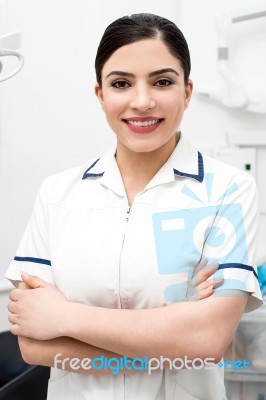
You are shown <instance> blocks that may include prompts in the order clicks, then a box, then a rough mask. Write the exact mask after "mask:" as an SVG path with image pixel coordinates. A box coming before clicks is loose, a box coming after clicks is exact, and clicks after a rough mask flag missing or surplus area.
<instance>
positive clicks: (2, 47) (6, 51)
mask: <svg viewBox="0 0 266 400" xmlns="http://www.w3.org/2000/svg"><path fill="white" fill-rule="evenodd" d="M20 44H21V33H20V32H14V33H11V34H7V35H4V36H0V57H6V56H14V57H17V58H18V64H17V67H16V68H15V70H13V71H12V72H10V73H8V74H7V75H4V76H1V72H2V68H3V63H2V62H1V60H0V82H3V81H6V80H7V79H10V78H12V77H13V76H15V75H16V74H17V73H18V72H19V71H20V70H21V68H22V67H23V65H24V57H23V55H22V54H21V53H19V52H18V51H16V50H14V49H17V48H18V47H20Z"/></svg>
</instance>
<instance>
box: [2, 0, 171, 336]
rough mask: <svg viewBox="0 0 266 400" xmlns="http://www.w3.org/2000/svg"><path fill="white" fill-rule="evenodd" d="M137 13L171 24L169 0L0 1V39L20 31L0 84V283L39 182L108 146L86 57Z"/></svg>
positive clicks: (91, 62)
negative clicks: (12, 62)
mask: <svg viewBox="0 0 266 400" xmlns="http://www.w3.org/2000/svg"><path fill="white" fill-rule="evenodd" d="M138 12H152V13H155V14H159V15H162V16H164V17H166V18H169V19H173V20H174V21H175V22H178V14H179V12H178V2H177V1H176V0H171V1H168V3H167V7H165V3H164V2H162V1H161V0H153V1H152V2H149V1H147V2H146V3H144V2H143V1H142V0H134V2H131V1H128V2H126V1H122V0H115V1H110V0H90V1H88V0H56V1H53V0H41V1H35V0H0V36H1V35H2V34H6V33H8V32H12V31H16V30H21V31H22V34H23V48H22V49H21V52H22V53H23V54H24V56H25V66H24V68H23V69H22V71H21V72H20V73H19V74H18V75H17V76H16V77H14V78H12V79H10V80H8V81H6V82H3V83H0V192H1V195H0V221H1V223H0V243H1V246H0V280H1V276H2V275H3V274H4V271H5V270H6V268H7V265H8V264H9V262H10V261H11V259H12V258H13V257H14V254H15V251H16V248H17V245H18V243H19V240H20V238H21V235H22V233H23V231H24V229H25V225H26V223H27V221H28V218H29V216H30V212H31V210H32V205H33V201H34V197H35V194H36V191H37V189H38V187H39V185H40V183H41V181H42V180H43V178H44V177H46V176H48V175H51V174H54V173H56V172H58V171H61V170H64V169H66V168H69V167H72V166H75V165H79V164H82V163H83V162H85V161H86V160H89V159H90V158H91V157H95V156H96V155H97V154H99V155H100V154H101V153H102V152H103V151H105V150H106V149H107V148H108V147H109V146H110V144H111V143H112V142H113V140H114V138H113V134H112V133H111V132H110V129H109V127H108V125H107V123H106V122H105V119H104V115H103V114H102V111H101V109H100V106H99V105H98V101H97V99H96V97H95V95H94V84H95V72H94V59H95V55H96V50H97V46H98V43H99V41H100V38H101V36H102V34H103V31H104V29H105V28H106V26H107V25H108V24H109V23H110V22H112V21H113V20H115V19H116V18H119V17H121V16H123V15H127V14H132V13H138ZM0 283H1V282H0ZM0 290H1V285H0ZM0 318H1V317H0ZM0 330H1V321H0Z"/></svg>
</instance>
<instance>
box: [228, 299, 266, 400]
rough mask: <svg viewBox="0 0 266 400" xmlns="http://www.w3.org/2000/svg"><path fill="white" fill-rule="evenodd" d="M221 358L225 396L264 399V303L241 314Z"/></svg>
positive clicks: (254, 399) (265, 390)
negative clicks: (223, 364) (231, 340)
mask: <svg viewBox="0 0 266 400" xmlns="http://www.w3.org/2000/svg"><path fill="white" fill-rule="evenodd" d="M224 360H225V362H226V361H227V362H226V367H225V384H226V390H227V396H228V400H266V304H264V305H263V306H262V307H260V308H259V309H258V310H255V311H253V312H251V313H247V314H244V315H243V317H242V319H241V322H240V324H239V327H238V329H237V332H236V335H235V337H234V340H233V342H232V344H231V346H230V347H229V349H228V351H227V352H226V354H225V356H224ZM228 360H232V363H231V362H229V361H228ZM237 360H241V361H244V360H245V361H246V367H244V366H243V362H242V363H241V362H239V363H237V362H236V361H237Z"/></svg>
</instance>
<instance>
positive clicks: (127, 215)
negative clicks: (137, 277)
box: [118, 205, 131, 308]
mask: <svg viewBox="0 0 266 400" xmlns="http://www.w3.org/2000/svg"><path fill="white" fill-rule="evenodd" d="M130 212H131V206H129V205H128V206H127V209H126V224H125V231H124V237H123V241H122V246H121V252H120V258H119V276H118V280H119V284H118V299H119V305H120V308H122V301H121V297H120V268H121V259H122V254H123V249H124V243H125V238H126V233H127V223H128V220H129V217H130Z"/></svg>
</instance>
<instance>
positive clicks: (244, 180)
mask: <svg viewBox="0 0 266 400" xmlns="http://www.w3.org/2000/svg"><path fill="white" fill-rule="evenodd" d="M257 223H258V196H257V189H256V184H255V181H254V179H253V178H252V177H251V176H249V175H248V174H239V176H237V177H236V178H235V180H234V182H231V184H230V185H229V187H228V189H227V192H226V193H225V194H224V196H223V199H222V202H221V205H220V206H219V209H218V212H217V214H216V216H215V219H214V222H213V225H212V227H211V229H210V230H209V232H208V234H207V237H206V241H205V245H204V249H203V253H204V256H205V257H206V258H207V259H209V260H210V259H212V260H214V261H217V262H218V263H219V269H218V271H217V272H216V273H215V277H219V276H222V277H223V278H224V284H223V285H222V286H220V287H219V288H218V289H216V291H219V290H223V291H224V292H223V293H228V295H230V293H232V289H235V290H241V291H245V292H248V293H249V294H250V295H249V298H248V303H247V307H246V309H245V312H249V311H252V310H254V309H256V308H258V307H259V306H260V305H261V304H262V296H261V291H260V286H259V282H258V275H257V267H256V233H257ZM227 289H229V290H228V292H227V291H226V290H227ZM217 294H218V293H217Z"/></svg>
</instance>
